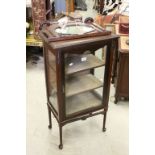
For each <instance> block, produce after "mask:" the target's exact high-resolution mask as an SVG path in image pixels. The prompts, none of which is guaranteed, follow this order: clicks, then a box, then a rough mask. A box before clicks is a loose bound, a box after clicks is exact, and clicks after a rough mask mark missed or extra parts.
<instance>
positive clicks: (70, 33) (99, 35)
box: [40, 21, 119, 49]
mask: <svg viewBox="0 0 155 155" xmlns="http://www.w3.org/2000/svg"><path fill="white" fill-rule="evenodd" d="M40 37H41V39H42V40H43V42H44V43H46V44H48V45H50V47H51V48H52V49H62V48H63V49H64V48H67V49H69V48H74V47H76V48H77V47H79V46H83V45H86V44H87V45H88V44H92V43H97V42H98V43H99V42H102V41H105V42H106V41H110V40H113V39H117V38H118V37H119V36H117V35H111V32H110V31H107V30H105V29H103V28H102V27H100V26H98V25H96V24H94V23H89V24H88V23H87V24H86V23H82V22H80V21H78V22H69V23H67V25H66V26H65V28H60V26H59V24H58V22H47V23H45V24H44V25H43V26H42V29H41V31H40Z"/></svg>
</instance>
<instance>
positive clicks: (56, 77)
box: [40, 23, 118, 149]
mask: <svg viewBox="0 0 155 155" xmlns="http://www.w3.org/2000/svg"><path fill="white" fill-rule="evenodd" d="M76 24H77V23H76ZM76 24H73V23H72V25H73V26H77V25H76ZM89 26H91V24H89ZM47 27H48V26H47V25H46V26H45V25H44V26H43V28H42V30H41V31H40V36H41V38H42V40H43V44H44V60H45V75H46V90H47V107H48V115H49V128H50V129H51V128H52V119H51V112H52V113H53V115H54V117H55V118H56V120H57V122H58V124H59V133H60V145H59V148H60V149H62V148H63V143H62V127H63V126H64V125H66V124H67V123H71V122H74V121H77V120H81V119H82V120H85V119H86V118H88V117H92V116H95V115H98V114H103V115H104V118H103V131H105V130H106V128H105V123H106V115H107V110H108V102H109V92H110V81H111V70H112V58H113V52H114V51H113V49H114V48H115V47H117V44H118V36H117V35H110V34H108V35H104V34H103V35H100V36H97V33H92V34H91V35H90V36H87V35H79V36H81V38H76V37H75V35H74V37H73V38H72V39H71V38H68V39H67V40H66V39H65V36H63V38H62V39H61V36H60V40H58V38H57V40H53V39H52V41H51V40H50V38H53V37H54V36H57V34H53V33H52V32H54V29H53V30H52V31H50V29H48V28H47ZM49 27H50V26H49ZM94 30H95V29H94ZM96 31H98V33H100V32H99V31H103V32H104V31H105V30H103V29H101V28H99V29H96ZM101 34H102V33H101ZM69 36H70V37H71V36H72V35H69ZM57 37H58V36H57ZM104 46H107V51H106V62H104V61H102V60H101V59H99V58H98V57H97V56H96V54H95V51H97V50H98V49H100V48H103V47H104ZM101 52H102V51H101ZM103 66H105V70H104V72H103V75H102V76H103V77H102V79H103V80H101V79H100V78H98V77H97V76H96V73H95V69H97V68H99V67H103ZM98 89H100V91H99V90H98Z"/></svg>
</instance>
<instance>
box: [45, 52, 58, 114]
mask: <svg viewBox="0 0 155 155" xmlns="http://www.w3.org/2000/svg"><path fill="white" fill-rule="evenodd" d="M47 63H48V82H49V100H50V104H51V105H52V106H53V108H54V109H55V110H56V112H58V100H57V83H56V58H55V55H54V54H53V53H52V52H51V51H49V50H48V60H47Z"/></svg>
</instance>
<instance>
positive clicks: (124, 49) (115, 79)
mask: <svg viewBox="0 0 155 155" xmlns="http://www.w3.org/2000/svg"><path fill="white" fill-rule="evenodd" d="M128 41H129V37H128V36H120V39H119V50H118V52H116V53H115V57H114V60H115V61H114V65H113V76H112V83H114V86H115V101H114V102H115V103H117V102H118V101H119V100H121V99H122V98H124V99H126V100H128V99H129V46H128V45H127V42H128Z"/></svg>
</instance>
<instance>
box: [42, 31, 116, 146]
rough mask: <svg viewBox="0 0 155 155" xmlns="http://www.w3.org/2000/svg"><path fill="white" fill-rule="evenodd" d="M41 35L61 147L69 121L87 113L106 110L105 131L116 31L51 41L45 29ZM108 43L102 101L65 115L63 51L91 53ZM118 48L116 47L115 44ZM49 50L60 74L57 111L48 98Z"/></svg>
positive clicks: (58, 76) (58, 77)
mask: <svg viewBox="0 0 155 155" xmlns="http://www.w3.org/2000/svg"><path fill="white" fill-rule="evenodd" d="M40 36H41V38H42V40H43V43H44V61H45V78H46V92H47V107H48V115H49V126H48V127H49V129H51V128H52V119H51V113H53V115H54V117H55V118H56V120H57V122H58V124H59V133H60V145H59V149H62V148H63V144H62V127H63V126H64V125H66V124H68V123H71V122H74V121H77V120H81V119H82V120H85V119H86V118H88V117H92V116H95V115H98V114H103V115H104V118H103V128H102V131H106V128H105V124H106V115H107V110H108V102H109V92H110V81H111V72H112V59H113V53H114V48H115V47H117V44H118V36H117V35H107V36H95V35H94V37H87V38H81V39H72V40H67V41H55V42H49V40H48V38H46V36H45V35H44V34H43V30H41V31H40ZM106 45H107V51H106V63H105V72H104V79H103V81H104V87H103V98H102V105H101V106H97V107H93V108H89V109H85V110H82V111H80V112H78V113H75V114H73V115H69V116H67V117H66V115H65V89H64V88H65V68H64V66H65V65H64V63H65V62H64V54H65V53H76V54H77V53H82V52H84V51H86V50H90V51H91V53H92V54H94V52H95V51H96V50H97V49H99V48H102V47H104V46H106ZM115 49H116V48H115ZM47 50H50V51H51V52H52V53H53V54H54V55H55V58H56V77H57V93H58V98H57V99H58V113H57V112H56V111H55V110H54V107H53V106H52V105H51V104H50V100H49V79H48V78H49V76H48V74H49V73H48V62H47V59H48V54H47ZM91 73H92V74H93V73H94V70H93V69H91Z"/></svg>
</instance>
